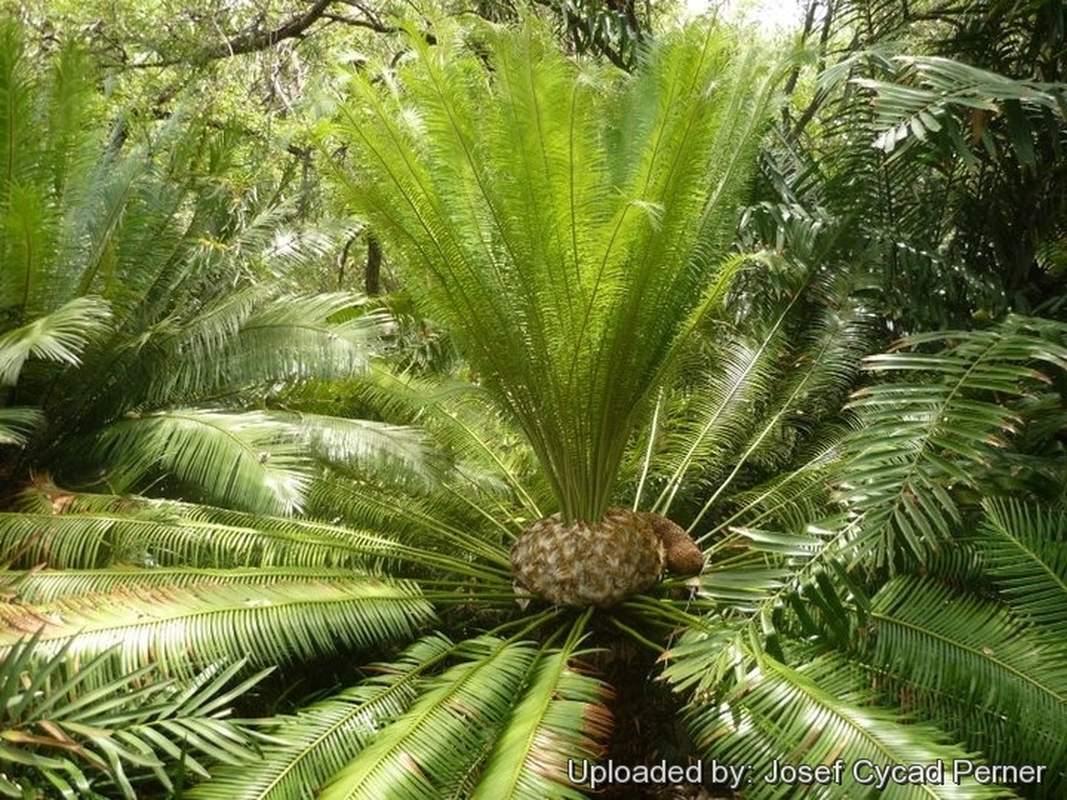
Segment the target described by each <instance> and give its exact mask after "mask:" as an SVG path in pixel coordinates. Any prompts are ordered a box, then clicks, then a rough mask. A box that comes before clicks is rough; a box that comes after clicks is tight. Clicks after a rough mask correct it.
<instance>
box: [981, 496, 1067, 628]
mask: <svg viewBox="0 0 1067 800" xmlns="http://www.w3.org/2000/svg"><path fill="white" fill-rule="evenodd" d="M982 507H983V509H984V510H985V512H986V513H985V516H984V517H983V519H982V524H981V526H980V528H979V530H978V531H977V532H976V534H975V536H974V537H972V539H971V541H972V542H973V544H974V546H975V547H976V548H977V550H978V553H979V554H980V557H981V562H982V565H983V567H984V568H985V569H984V571H985V573H986V574H987V575H988V576H989V577H991V578H992V579H993V581H994V583H995V584H996V586H997V587H998V588H999V589H1000V591H1001V592H1002V594H1003V596H1004V598H1005V599H1006V600H1007V601H1008V603H1009V605H1010V606H1011V609H1012V611H1013V612H1014V613H1016V614H1019V615H1020V616H1022V617H1023V618H1025V619H1028V620H1030V621H1031V622H1032V623H1034V624H1035V625H1036V626H1038V627H1039V628H1041V629H1043V630H1045V631H1047V632H1048V633H1049V634H1050V635H1051V636H1053V637H1056V638H1058V639H1059V640H1060V641H1065V642H1067V538H1065V536H1064V532H1065V531H1067V512H1065V511H1063V510H1062V509H1046V508H1039V507H1035V506H1032V505H1026V504H1024V503H1021V502H1016V501H1011V500H1000V501H998V500H987V501H985V502H984V503H983V505H982Z"/></svg>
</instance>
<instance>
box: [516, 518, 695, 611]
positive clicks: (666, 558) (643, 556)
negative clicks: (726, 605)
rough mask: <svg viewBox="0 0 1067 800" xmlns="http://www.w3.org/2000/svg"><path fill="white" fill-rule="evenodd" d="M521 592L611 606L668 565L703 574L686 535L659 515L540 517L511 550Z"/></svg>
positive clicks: (560, 600) (563, 602) (557, 600)
mask: <svg viewBox="0 0 1067 800" xmlns="http://www.w3.org/2000/svg"><path fill="white" fill-rule="evenodd" d="M511 564H512V568H513V569H514V574H515V583H516V586H517V588H519V589H524V590H526V591H529V592H531V593H532V594H535V595H537V596H539V597H542V598H544V599H545V600H548V601H549V602H551V603H555V604H557V605H564V606H575V607H579V608H582V607H585V606H597V607H598V608H610V607H612V606H614V605H617V604H619V603H621V602H622V601H623V600H625V599H626V598H628V597H630V596H631V595H634V594H637V593H639V592H643V591H645V590H646V589H648V588H649V587H650V586H652V585H653V584H654V583H655V582H656V581H657V580H659V577H660V575H661V574H662V572H663V569H664V567H665V566H666V567H670V568H671V569H672V570H673V571H675V572H679V573H682V574H692V573H695V572H699V571H700V568H701V566H702V565H703V557H702V554H701V553H700V550H699V548H697V546H696V544H695V543H694V542H693V540H692V539H690V538H689V537H688V536H687V535H686V533H685V531H683V530H682V529H681V528H680V527H678V526H677V525H675V524H674V523H673V522H671V521H670V520H668V519H666V518H664V517H661V516H659V515H657V514H649V513H647V512H643V511H630V510H629V509H625V508H611V509H608V511H607V513H606V514H605V515H604V518H603V519H602V520H601V521H600V522H595V523H588V522H580V521H575V522H570V523H564V522H563V521H562V519H561V518H560V515H559V514H553V515H552V516H550V517H546V518H544V519H540V520H538V521H537V522H535V523H533V525H531V526H530V527H529V528H527V529H526V530H525V531H524V532H523V533H522V535H521V536H520V537H519V538H518V539H517V540H516V541H515V544H514V545H512V547H511Z"/></svg>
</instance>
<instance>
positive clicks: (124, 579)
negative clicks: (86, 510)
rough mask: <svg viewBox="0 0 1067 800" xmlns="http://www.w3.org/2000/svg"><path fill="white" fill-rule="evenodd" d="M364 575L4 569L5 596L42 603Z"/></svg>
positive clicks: (310, 570)
mask: <svg viewBox="0 0 1067 800" xmlns="http://www.w3.org/2000/svg"><path fill="white" fill-rule="evenodd" d="M357 575H359V576H360V577H369V576H366V575H360V573H359V572H358V571H357V570H354V569H352V568H351V567H229V568H227V569H192V568H189V567H160V566H150V565H146V566H145V567H141V568H138V567H132V566H123V567H110V568H106V569H58V570H54V569H33V570H22V571H20V570H10V569H9V570H7V571H5V572H0V597H7V598H9V599H10V601H11V602H15V603H25V604H30V605H42V604H45V603H51V602H53V601H55V600H60V599H63V598H67V597H77V596H79V595H88V594H101V593H105V594H106V593H110V592H121V591H122V590H124V589H165V588H167V587H176V588H181V587H185V586H192V585H195V584H200V583H207V584H212V585H222V584H230V583H233V584H240V585H242V586H257V585H260V584H272V583H300V582H305V581H306V582H308V583H317V582H321V583H336V582H337V581H344V580H350V579H352V578H354V577H356V576H357Z"/></svg>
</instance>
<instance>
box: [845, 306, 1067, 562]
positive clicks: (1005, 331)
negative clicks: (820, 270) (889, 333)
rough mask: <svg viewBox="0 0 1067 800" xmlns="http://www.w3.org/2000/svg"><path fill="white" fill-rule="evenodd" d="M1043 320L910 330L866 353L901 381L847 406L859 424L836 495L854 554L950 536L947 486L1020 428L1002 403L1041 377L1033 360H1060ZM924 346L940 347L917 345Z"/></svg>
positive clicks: (979, 468)
mask: <svg viewBox="0 0 1067 800" xmlns="http://www.w3.org/2000/svg"><path fill="white" fill-rule="evenodd" d="M1047 327H1048V325H1047V324H1046V323H1040V324H1039V323H1038V322H1037V321H1028V320H1026V319H1025V318H1015V317H1012V318H1009V319H1008V320H1006V321H1005V322H1003V323H1002V324H1000V325H999V326H997V327H996V328H991V329H987V330H975V331H965V332H955V333H936V334H929V335H923V336H914V337H911V338H910V339H908V340H906V341H905V342H904V343H903V345H902V347H901V348H900V349H899V350H898V351H897V352H892V353H887V354H884V355H879V356H872V357H871V358H870V359H868V362H867V367H868V369H869V370H870V371H871V372H872V373H874V374H878V375H881V376H887V377H888V376H891V375H894V374H896V375H900V376H901V379H900V380H894V381H889V380H883V381H880V382H879V383H877V384H874V385H872V386H869V387H866V388H864V389H861V390H860V391H859V392H857V393H856V394H855V395H854V397H853V399H852V401H851V404H850V405H851V408H852V409H853V410H855V411H857V412H858V413H859V414H860V415H861V418H862V422H863V424H862V425H861V426H860V427H859V428H858V429H857V431H856V434H855V435H854V436H853V437H852V441H851V443H850V449H851V451H852V453H853V455H851V457H850V462H849V464H848V466H847V468H846V469H845V471H844V473H843V476H842V479H841V485H840V486H841V488H840V494H841V501H842V502H843V503H845V504H846V506H847V507H848V508H849V509H850V510H851V511H852V513H853V514H855V515H857V516H858V517H859V519H858V520H857V521H856V526H855V529H856V530H857V531H859V536H858V538H857V539H856V541H855V548H856V553H857V556H860V557H864V558H870V559H871V560H872V561H873V562H874V563H876V564H885V563H887V562H889V561H890V560H892V559H893V558H895V557H896V556H895V554H896V553H897V552H898V551H901V550H902V551H903V552H904V553H906V554H907V555H908V556H910V557H911V558H914V559H918V560H920V561H921V560H923V559H925V558H926V556H927V554H928V553H929V552H930V551H931V550H933V549H934V548H936V547H938V546H939V545H940V544H941V543H943V542H945V541H946V540H947V539H948V538H949V537H950V536H951V535H952V533H953V530H954V528H955V527H956V526H957V525H958V524H959V522H960V520H961V512H960V508H959V504H958V502H957V500H956V499H955V496H954V492H953V488H954V487H957V486H971V487H975V486H976V485H977V483H976V477H977V478H979V479H980V478H981V476H982V475H983V473H984V472H985V470H986V469H987V465H990V464H992V463H994V462H995V458H996V454H997V451H998V450H1000V449H1002V448H1004V447H1005V446H1006V444H1007V442H1008V440H1009V438H1010V437H1011V436H1012V434H1013V431H1014V430H1015V428H1016V427H1017V424H1018V423H1017V417H1016V415H1015V413H1014V412H1013V411H1012V408H1011V406H1010V405H1009V404H1008V403H1006V402H1004V401H1005V400H1006V399H1007V398H1014V397H1018V396H1020V395H1021V394H1025V393H1026V392H1027V391H1030V390H1031V388H1032V387H1033V386H1036V385H1040V384H1041V383H1043V382H1045V381H1047V380H1048V378H1047V377H1046V375H1045V374H1044V373H1043V372H1041V371H1039V369H1038V368H1037V366H1038V365H1040V366H1041V367H1043V368H1046V369H1054V370H1059V369H1062V368H1063V367H1064V366H1065V365H1067V350H1065V349H1064V348H1063V347H1062V346H1060V345H1059V344H1057V343H1055V342H1053V341H1051V340H1050V338H1047V337H1046V336H1045V335H1043V329H1044V328H1047ZM930 343H938V344H941V343H943V349H941V350H940V352H936V353H931V352H922V351H920V350H919V348H920V347H923V346H924V345H928V344H930ZM905 347H906V348H907V349H904V348H905ZM904 376H908V377H909V378H910V377H911V376H914V378H912V379H910V380H908V379H905V377H904ZM994 393H995V396H994Z"/></svg>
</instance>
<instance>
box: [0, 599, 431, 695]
mask: <svg viewBox="0 0 1067 800" xmlns="http://www.w3.org/2000/svg"><path fill="white" fill-rule="evenodd" d="M432 616H433V611H432V608H431V607H430V605H429V604H428V603H427V602H426V601H425V600H424V599H423V597H422V593H421V592H420V591H419V590H418V588H417V587H415V586H413V585H411V584H405V583H401V582H387V581H383V580H381V579H373V578H363V579H348V580H344V579H342V580H334V581H331V582H329V583H326V582H301V583H277V582H276V583H271V584H259V585H247V584H245V585H241V584H233V583H229V582H226V583H215V584H211V583H198V584H193V585H189V586H186V587H183V588H177V587H167V588H157V589H137V588H122V589H116V590H113V591H111V592H109V593H107V594H100V595H84V596H79V597H68V598H64V599H59V600H55V601H52V602H50V603H47V604H44V605H40V606H22V607H16V606H5V607H4V609H3V618H4V630H3V632H0V655H3V654H6V653H8V652H10V651H11V650H12V649H13V648H15V647H17V646H18V643H19V642H20V641H21V640H22V638H23V637H25V636H27V635H30V634H35V635H36V636H37V641H36V646H35V652H37V653H38V654H41V655H43V654H46V653H51V652H55V651H56V650H58V649H60V648H66V649H67V655H68V658H71V659H78V660H87V659H91V658H92V657H94V656H95V655H97V654H98V653H100V652H103V651H105V650H108V649H111V648H112V647H114V646H115V645H117V644H119V643H122V645H123V647H122V649H121V651H120V652H119V654H118V656H117V659H116V663H115V664H114V668H115V669H117V670H119V673H118V674H123V673H125V672H129V671H131V670H134V669H137V668H139V667H142V666H145V665H148V664H157V665H159V667H160V668H161V669H162V670H163V671H164V672H166V673H168V674H174V675H180V676H181V675H186V676H187V675H188V674H189V672H190V671H191V670H192V669H193V668H194V667H195V666H196V665H200V666H203V665H205V664H209V663H211V662H214V661H216V660H229V661H232V660H236V659H238V658H242V657H246V656H247V657H248V658H249V659H250V660H251V661H252V662H253V663H256V664H270V663H279V662H285V661H289V660H292V659H296V658H302V659H306V658H310V657H312V656H314V655H316V654H322V653H329V652H334V651H336V649H337V648H339V647H366V646H369V645H371V644H375V643H382V642H386V641H390V640H392V639H397V638H402V637H404V636H408V635H410V634H411V633H412V632H413V631H414V630H415V629H416V628H417V627H418V626H419V625H420V624H422V623H425V622H427V621H429V620H430V618H431V617H432Z"/></svg>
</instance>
